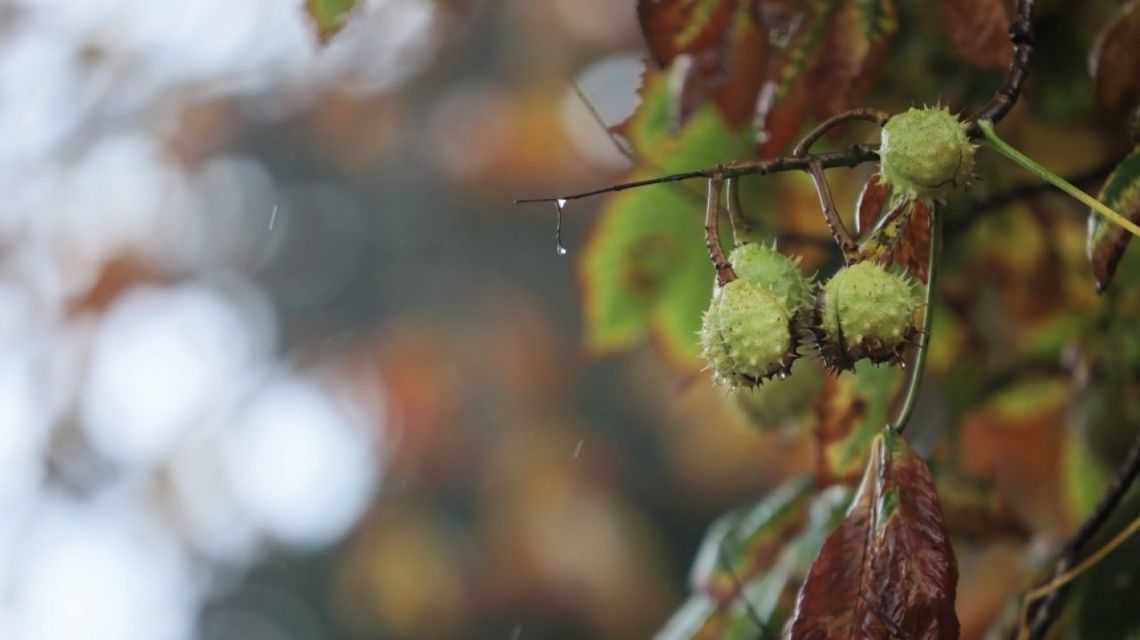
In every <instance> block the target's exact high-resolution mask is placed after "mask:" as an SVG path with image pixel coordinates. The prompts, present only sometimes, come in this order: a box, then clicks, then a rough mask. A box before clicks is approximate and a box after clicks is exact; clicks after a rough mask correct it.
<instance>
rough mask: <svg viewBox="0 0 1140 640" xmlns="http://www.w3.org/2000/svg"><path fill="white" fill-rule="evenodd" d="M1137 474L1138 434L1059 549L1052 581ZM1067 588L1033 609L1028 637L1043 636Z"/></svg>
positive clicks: (1139, 471)
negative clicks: (1105, 486) (1090, 508)
mask: <svg viewBox="0 0 1140 640" xmlns="http://www.w3.org/2000/svg"><path fill="white" fill-rule="evenodd" d="M1138 476H1140V436H1137V438H1136V440H1135V441H1134V442H1133V443H1132V448H1130V449H1129V450H1128V455H1127V456H1126V457H1125V459H1124V462H1123V463H1122V464H1121V465H1120V468H1119V469H1118V470H1117V472H1116V478H1115V479H1114V480H1113V481H1112V486H1111V487H1109V489H1108V492H1107V493H1105V494H1104V497H1102V498H1101V499H1100V502H1099V503H1097V505H1096V508H1095V509H1093V512H1092V515H1090V516H1089V518H1088V519H1087V520H1085V521H1084V523H1083V524H1082V525H1081V527H1080V529H1078V530H1077V532H1076V533H1075V534H1073V537H1072V538H1071V539H1070V540H1069V541H1068V542H1066V543H1065V546H1064V547H1062V548H1061V552H1060V554H1058V556H1057V562H1056V564H1055V565H1054V566H1053V575H1052V576H1051V578H1052V580H1050V582H1053V580H1057V579H1058V578H1059V577H1060V576H1062V575H1064V574H1065V573H1066V572H1068V571H1069V569H1070V568H1071V567H1072V566H1073V565H1074V564H1075V563H1076V560H1077V557H1078V556H1079V555H1080V554H1081V551H1083V550H1084V548H1085V547H1086V546H1088V544H1089V542H1090V541H1091V540H1092V539H1093V537H1094V536H1096V534H1097V533H1098V532H1099V531H1100V529H1101V528H1102V527H1103V526H1104V525H1105V523H1106V522H1108V520H1109V518H1110V517H1111V516H1112V514H1113V513H1114V512H1115V511H1116V509H1117V507H1119V506H1120V503H1121V502H1122V501H1123V500H1124V496H1125V495H1127V493H1128V490H1129V489H1130V488H1132V485H1133V484H1134V483H1135V482H1136V478H1137V477H1138ZM1065 592H1066V590H1065V589H1063V588H1057V589H1053V590H1052V591H1051V592H1050V593H1049V595H1048V596H1046V597H1045V600H1044V601H1043V602H1042V603H1041V605H1040V606H1039V607H1037V608H1036V609H1035V610H1034V611H1032V612H1031V613H1032V618H1033V624H1032V626H1031V627H1030V629H1029V637H1030V638H1033V639H1034V640H1037V639H1039V638H1043V637H1045V634H1046V632H1047V631H1048V630H1049V626H1050V625H1051V624H1052V623H1053V620H1054V619H1055V618H1056V617H1057V613H1058V612H1059V611H1060V608H1061V603H1062V602H1063V601H1064V598H1065Z"/></svg>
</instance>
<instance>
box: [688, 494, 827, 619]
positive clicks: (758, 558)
mask: <svg viewBox="0 0 1140 640" xmlns="http://www.w3.org/2000/svg"><path fill="white" fill-rule="evenodd" d="M813 488H814V482H812V481H811V479H810V478H801V479H797V480H793V481H791V482H789V483H788V484H785V485H783V486H782V487H780V488H779V489H777V490H776V491H774V492H772V493H771V494H770V495H768V496H767V497H766V498H765V499H764V500H762V501H761V502H759V503H758V504H756V505H753V506H751V507H746V508H744V509H740V510H738V511H734V512H732V513H729V514H727V515H725V516H722V517H721V518H720V519H719V520H717V521H716V522H714V523H713V525H712V526H711V527H709V531H708V533H707V534H705V539H704V541H703V542H702V543H701V548H700V550H699V551H698V552H697V558H696V560H695V561H694V563H693V568H692V571H691V573H690V576H689V582H690V585H691V587H692V589H693V590H694V591H697V592H702V593H705V594H707V595H709V596H712V597H713V598H714V599H716V600H718V601H721V602H725V601H729V600H732V599H733V598H735V597H737V595H739V589H738V587H739V585H740V584H742V583H744V582H746V581H748V580H750V579H752V578H753V577H755V576H756V575H758V574H759V573H761V572H762V571H765V570H767V569H768V568H769V567H770V566H771V565H772V563H773V562H774V561H775V559H776V557H775V556H776V551H778V550H779V548H780V547H781V546H783V545H784V543H785V542H786V541H787V540H788V539H789V538H790V537H792V536H793V535H795V534H796V533H798V532H799V530H800V529H802V528H803V526H804V522H805V521H806V520H807V517H808V507H809V506H810V499H811V492H812V490H813Z"/></svg>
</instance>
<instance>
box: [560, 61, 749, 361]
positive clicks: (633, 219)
mask: <svg viewBox="0 0 1140 640" xmlns="http://www.w3.org/2000/svg"><path fill="white" fill-rule="evenodd" d="M645 82H646V85H645V87H644V88H643V95H644V100H643V102H642V105H641V106H640V107H639V109H638V111H637V113H635V115H634V116H633V118H631V120H630V121H629V122H628V123H627V124H626V126H625V130H626V132H627V135H628V137H629V139H630V142H631V143H632V145H633V146H634V149H635V150H636V152H637V155H638V157H645V158H652V159H653V160H654V161H655V163H654V165H653V167H652V168H650V169H639V170H637V171H635V172H634V174H633V175H632V176H631V179H638V178H643V177H647V176H649V175H660V174H663V173H673V172H678V171H684V170H690V169H698V168H702V167H707V166H712V165H715V164H717V163H718V162H725V161H728V160H732V159H736V158H739V157H743V156H744V155H745V154H746V153H747V150H748V149H749V147H750V146H751V135H750V134H749V133H748V132H747V131H742V132H737V131H733V130H731V129H729V128H728V127H727V125H725V123H724V121H723V120H722V118H721V116H720V113H719V112H718V111H717V109H716V108H715V107H714V106H712V105H706V106H704V107H702V108H701V109H699V110H697V111H696V112H695V113H693V115H692V116H691V117H690V118H689V120H688V122H687V123H686V124H685V126H684V127H683V128H682V129H681V130H680V131H678V132H676V133H674V132H673V131H672V128H671V126H670V122H672V121H673V118H671V114H672V113H675V108H676V102H675V101H674V100H673V99H672V95H671V93H670V89H669V82H668V73H667V72H666V73H654V74H650V75H648V76H647V77H646V81H645ZM691 186H692V185H684V184H674V185H659V186H652V187H645V188H641V189H635V190H631V191H625V192H621V193H618V194H615V195H613V196H612V197H610V198H609V199H608V200H607V201H606V204H605V205H604V207H603V210H602V212H601V214H600V216H599V218H598V221H597V222H596V223H595V225H594V228H593V230H592V231H591V234H590V239H589V241H588V243H587V246H586V248H585V250H584V252H583V255H582V258H581V260H580V262H579V263H578V273H579V279H580V281H581V284H582V286H581V291H582V294H583V297H584V302H583V307H584V313H585V324H586V344H587V346H588V347H589V348H590V350H591V351H593V352H595V353H608V352H612V351H614V350H618V349H622V348H627V347H630V346H632V345H634V344H635V343H637V342H638V341H639V340H641V339H643V338H644V337H645V336H646V335H647V334H650V333H651V334H652V335H653V336H654V337H655V338H656V339H657V343H658V344H659V345H660V346H661V347H662V348H664V349H665V351H666V353H667V354H668V355H670V356H672V359H673V360H674V361H675V362H676V363H678V364H680V365H683V366H693V365H696V364H697V363H698V344H697V331H698V329H700V322H701V313H702V311H703V310H704V309H705V307H707V306H708V302H709V298H710V295H711V291H712V281H713V271H712V267H711V265H710V264H709V260H708V254H707V252H706V249H705V245H704V237H703V227H704V207H703V204H702V200H703V195H702V194H701V193H700V191H697V192H696V193H695V194H694V192H692V191H690V190H689V189H690V187H691Z"/></svg>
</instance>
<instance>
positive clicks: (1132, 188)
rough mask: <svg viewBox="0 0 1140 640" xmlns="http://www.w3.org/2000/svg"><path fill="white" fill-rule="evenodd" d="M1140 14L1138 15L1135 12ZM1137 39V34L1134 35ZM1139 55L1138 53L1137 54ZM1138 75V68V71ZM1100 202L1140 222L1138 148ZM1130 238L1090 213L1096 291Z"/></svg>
mask: <svg viewBox="0 0 1140 640" xmlns="http://www.w3.org/2000/svg"><path fill="white" fill-rule="evenodd" d="M1137 13H1140V12H1137ZM1137 35H1138V36H1140V33H1138V34H1137ZM1137 52H1138V53H1140V49H1138V50H1137ZM1137 71H1138V72H1140V66H1138V67H1137ZM1100 200H1101V202H1104V203H1105V204H1107V205H1108V206H1110V207H1112V208H1113V209H1115V210H1116V211H1118V212H1120V213H1121V214H1122V215H1124V216H1125V217H1127V218H1128V219H1129V220H1132V221H1133V222H1140V147H1137V148H1136V150H1134V151H1133V152H1132V153H1131V154H1130V155H1129V156H1128V157H1127V158H1125V159H1124V160H1123V161H1122V162H1121V163H1120V164H1119V165H1117V167H1116V169H1115V170H1114V171H1113V172H1112V174H1111V175H1109V176H1108V180H1107V181H1106V182H1105V183H1104V188H1103V189H1101V192H1100ZM1131 240H1132V234H1130V233H1128V231H1127V230H1125V229H1124V228H1123V227H1121V226H1120V225H1118V224H1114V223H1112V222H1110V221H1108V220H1107V219H1105V217H1104V216H1102V215H1100V214H1098V213H1095V212H1089V231H1088V241H1087V245H1086V248H1087V251H1088V258H1089V263H1090V264H1091V265H1092V270H1093V277H1094V278H1096V288H1097V291H1104V290H1105V289H1106V288H1107V287H1108V285H1109V284H1111V283H1112V278H1113V276H1114V275H1116V267H1117V266H1118V265H1119V264H1120V260H1121V258H1123V257H1124V251H1125V249H1127V248H1128V243H1129V242H1130V241H1131Z"/></svg>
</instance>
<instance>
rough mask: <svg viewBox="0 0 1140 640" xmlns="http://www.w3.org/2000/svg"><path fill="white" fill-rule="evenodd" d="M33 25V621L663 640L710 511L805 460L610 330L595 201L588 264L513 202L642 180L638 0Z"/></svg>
mask: <svg viewBox="0 0 1140 640" xmlns="http://www.w3.org/2000/svg"><path fill="white" fill-rule="evenodd" d="M0 31H2V33H3V37H2V38H0V132H3V136H2V142H0V190H2V192H3V193H4V197H3V199H2V200H0V244H2V246H3V254H2V259H0V470H2V471H0V638H6V639H15V640H70V639H80V638H82V639H90V638H99V639H100V640H128V639H145V640H179V639H188V638H205V639H211V640H223V639H225V640H229V639H237V638H241V639H244V640H307V639H315V638H345V639H354V638H460V637H462V638H507V639H513V640H517V639H519V638H591V637H597V638H634V637H644V636H647V635H649V634H650V633H651V632H652V631H653V630H655V629H657V628H658V627H659V626H660V625H661V624H662V623H663V621H664V620H665V619H666V618H667V617H668V615H669V613H670V612H671V611H672V610H673V609H674V608H676V606H677V604H678V603H679V602H680V600H681V599H682V597H683V595H684V594H685V592H686V587H685V573H686V571H687V567H688V564H689V562H690V560H691V558H692V557H693V555H694V553H695V550H696V547H697V543H698V541H699V539H700V537H701V535H702V533H703V530H704V528H705V527H706V526H707V524H708V523H709V522H710V521H711V520H712V519H713V518H714V517H715V516H716V515H717V514H719V513H721V512H723V511H724V510H726V509H727V508H729V507H731V506H733V505H735V504H738V503H740V502H742V501H745V500H747V499H749V498H751V499H755V498H756V497H757V496H759V495H761V494H762V493H763V491H764V489H765V488H766V487H769V486H771V485H773V484H775V483H776V482H777V481H778V480H780V479H782V478H784V477H786V476H787V475H788V474H789V472H790V470H792V469H796V468H805V467H806V466H807V460H808V458H809V456H810V453H809V450H808V448H807V443H806V442H805V441H804V439H803V438H795V437H790V436H786V435H781V434H758V433H756V432H753V431H750V430H747V429H745V428H744V427H743V426H742V425H741V424H739V422H740V421H739V420H738V419H735V418H732V417H731V416H730V414H725V413H721V412H720V408H719V407H720V404H719V399H718V398H717V397H716V396H715V395H714V394H713V393H712V392H711V390H710V389H709V388H708V387H709V385H706V384H690V383H691V382H692V381H693V380H694V379H695V378H693V377H692V376H688V377H685V376H681V377H678V376H677V375H676V374H675V373H673V372H670V371H667V370H665V368H664V365H663V364H662V361H661V360H660V359H659V358H657V357H655V356H653V355H651V354H648V353H644V352H643V353H640V354H637V353H635V354H632V355H629V356H623V357H618V358H610V359H604V360H592V359H589V358H587V357H586V356H584V355H583V352H582V351H581V349H580V348H579V344H580V342H581V337H580V333H581V331H580V326H579V316H580V310H579V301H578V297H577V293H576V284H575V278H574V268H573V262H572V259H573V257H574V256H575V251H576V249H577V248H579V247H580V246H581V244H582V243H583V242H584V241H585V238H584V235H585V229H586V226H587V224H588V223H589V221H590V218H591V215H590V214H591V211H592V209H593V207H594V206H596V203H584V204H581V205H577V206H572V207H570V208H568V209H567V216H566V221H565V222H566V224H565V230H564V239H565V243H566V245H567V248H568V250H569V256H568V257H560V256H559V255H557V253H556V251H555V243H554V236H553V232H554V222H555V221H554V210H553V208H551V207H544V206H514V205H513V204H512V200H513V199H514V198H516V197H522V196H530V195H547V194H549V193H557V192H564V191H568V190H573V189H575V188H580V187H586V186H594V185H597V184H599V183H602V184H604V183H606V182H608V181H610V180H612V179H616V178H618V177H620V176H621V175H622V174H623V173H624V172H625V171H626V170H627V168H628V164H627V161H626V160H625V159H624V158H623V156H622V155H621V154H620V153H619V152H618V150H617V149H616V148H615V146H614V144H613V143H612V141H611V140H610V139H609V138H608V137H607V136H606V134H605V133H604V129H603V127H602V126H601V125H600V124H599V122H598V120H599V119H600V120H602V121H604V122H606V123H607V124H612V123H615V122H617V121H619V120H621V119H622V118H624V117H625V116H626V115H628V113H629V112H630V110H631V109H632V107H633V105H634V103H635V100H634V94H633V91H634V89H635V88H636V86H637V82H636V78H637V75H638V73H639V61H640V59H641V58H642V57H643V56H644V50H643V45H642V40H641V36H640V34H639V31H638V28H637V24H636V19H635V15H634V11H633V6H632V2H615V1H613V0H547V1H543V2H533V1H531V0H494V1H491V2H480V1H478V0H470V1H463V0H438V1H432V0H368V1H367V2H364V3H363V7H362V9H361V10H360V12H359V13H358V15H356V16H355V17H354V19H353V20H352V21H351V22H350V24H349V25H348V27H347V28H346V29H345V31H344V32H343V33H341V34H340V35H339V36H337V37H336V38H335V39H333V40H332V41H331V43H330V44H329V45H328V46H327V47H322V46H319V45H318V44H317V42H316V39H315V37H314V36H313V34H312V29H311V28H310V25H308V24H307V22H306V17H305V14H304V10H303V7H302V3H301V1H300V0H285V1H283V0H241V1H233V0H194V1H193V2H174V3H169V2H156V1H153V0H4V1H2V2H0ZM575 84H577V87H578V88H577V89H576V88H575ZM580 93H582V94H585V95H586V96H587V97H588V98H589V102H591V103H593V104H594V106H595V111H596V113H591V110H590V109H589V108H587V107H586V102H584V101H583V99H582V96H581V95H579V94H580ZM699 379H700V380H701V381H702V382H703V380H704V378H703V377H700V378H699ZM710 416H711V417H710Z"/></svg>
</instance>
